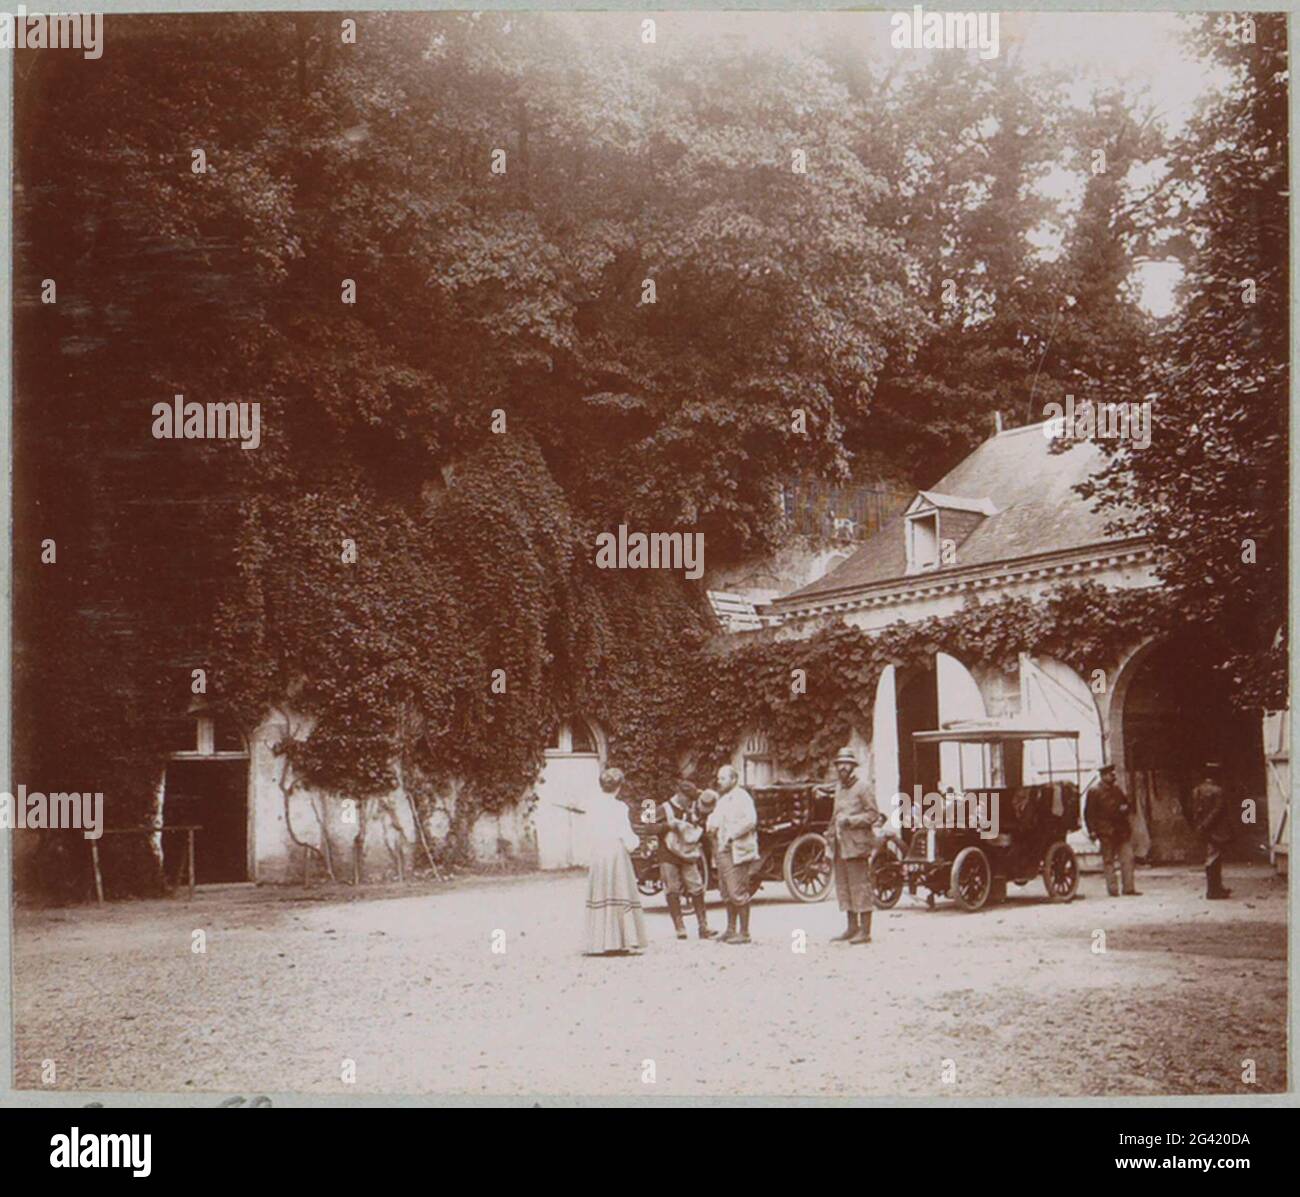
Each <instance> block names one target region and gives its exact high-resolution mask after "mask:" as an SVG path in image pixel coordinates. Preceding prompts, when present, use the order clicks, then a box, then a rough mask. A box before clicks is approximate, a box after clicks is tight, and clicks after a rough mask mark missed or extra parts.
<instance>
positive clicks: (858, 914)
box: [826, 748, 885, 943]
mask: <svg viewBox="0 0 1300 1197" xmlns="http://www.w3.org/2000/svg"><path fill="white" fill-rule="evenodd" d="M835 772H836V774H837V775H838V777H839V781H838V782H837V783H836V786H835V806H834V809H833V811H832V813H831V822H830V826H829V827H828V828H827V829H826V843H827V846H828V848H829V851H830V853H831V857H832V860H833V861H834V869H835V893H836V895H837V896H838V897H839V902H840V909H841V910H842V911H844V913H845V916H846V917H847V919H848V926H846V927H845V929H844V931H843V933H842V934H840V935H837V936H835V942H839V943H870V942H871V911H872V909H873V907H874V906H875V894H874V893H873V892H872V888H871V851H872V849H873V848H874V847H875V845H876V828H877V827H878V826H879V825H880V824H881V823H883V822H884V821H885V820H884V818H883V817H882V816H881V814H880V811H879V809H878V808H877V806H876V798H875V795H874V794H873V793H872V792H871V789H870V788H869V786H868V783H867V779H866V778H865V777H863V776H862V775H861V772H860V770H859V769H858V758H857V754H856V753H855V752H854V751H853V749H851V748H841V749H840V751H839V752H838V753H837V754H836V757H835Z"/></svg>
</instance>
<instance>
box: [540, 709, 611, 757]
mask: <svg viewBox="0 0 1300 1197" xmlns="http://www.w3.org/2000/svg"><path fill="white" fill-rule="evenodd" d="M546 751H547V752H576V753H588V754H590V755H592V756H595V755H596V754H597V752H598V751H599V749H598V748H597V746H596V733H595V732H593V731H592V729H591V725H590V724H589V723H588V722H587V721H586V720H585V719H577V718H575V719H571V720H568V721H566V722H564V723H561V724H558V725H557V726H556V728H555V730H554V731H553V732H552V733H551V737H550V739H549V740H548V741H547V744H546Z"/></svg>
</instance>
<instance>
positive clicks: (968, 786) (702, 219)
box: [0, 5, 1292, 1142]
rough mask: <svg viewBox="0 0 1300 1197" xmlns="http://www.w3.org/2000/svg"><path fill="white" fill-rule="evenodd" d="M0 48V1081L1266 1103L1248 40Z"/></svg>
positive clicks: (94, 1096)
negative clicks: (2, 753)
mask: <svg viewBox="0 0 1300 1197" xmlns="http://www.w3.org/2000/svg"><path fill="white" fill-rule="evenodd" d="M0 32H2V33H3V40H4V43H5V53H6V54H7V55H9V56H10V60H11V61H10V65H11V67H12V72H11V74H12V90H13V112H12V152H11V158H12V168H13V169H12V195H11V199H12V205H11V207H12V238H11V245H12V251H13V253H12V263H11V265H12V310H11V318H12V331H13V337H12V345H13V356H12V361H11V362H10V363H9V364H10V379H11V405H10V425H9V430H10V432H11V438H10V467H11V472H10V476H11V479H12V487H11V494H10V504H11V506H10V513H11V517H12V518H11V551H10V557H9V570H10V579H11V587H10V597H11V610H10V630H11V654H10V661H11V674H10V676H9V678H8V679H7V680H6V685H7V687H8V701H7V703H6V707H7V712H8V719H9V729H10V735H9V737H8V742H9V748H10V755H9V758H8V759H9V761H10V769H9V771H8V776H7V777H6V778H5V779H4V781H3V783H0V784H2V787H3V789H4V793H3V794H2V795H0V826H2V828H3V830H2V831H0V851H2V852H3V853H4V859H5V860H7V862H8V876H9V878H10V880H11V882H12V886H11V892H10V894H9V895H8V899H9V900H8V902H7V904H6V905H7V908H8V912H7V916H6V917H7V919H8V927H9V934H8V944H9V947H10V959H9V962H8V963H9V969H8V972H9V975H10V978H11V987H10V990H9V1009H8V1011H7V1014H8V1017H9V1019H10V1028H9V1032H8V1034H10V1035H11V1042H12V1045H13V1048H12V1055H11V1059H12V1064H13V1074H12V1076H11V1077H10V1078H9V1084H10V1085H11V1086H12V1088H13V1089H14V1090H17V1091H18V1095H19V1096H20V1097H21V1096H22V1095H30V1096H31V1097H32V1098H33V1099H35V1095H37V1094H58V1095H62V1098H63V1099H66V1101H67V1102H69V1103H81V1102H93V1101H99V1102H103V1103H108V1104H113V1102H114V1101H115V1100H117V1099H119V1098H124V1097H125V1096H126V1095H152V1100H153V1102H154V1104H162V1105H166V1104H168V1103H169V1102H182V1101H183V1102H189V1103H190V1104H196V1103H199V1104H202V1103H204V1102H206V1104H209V1105H214V1106H215V1105H218V1104H231V1103H233V1104H244V1105H258V1104H273V1103H274V1104H286V1103H292V1102H294V1101H302V1102H326V1101H334V1102H335V1103H336V1104H337V1103H340V1102H345V1101H353V1100H355V1101H357V1102H359V1103H360V1102H364V1101H366V1100H370V1099H375V1100H378V1099H392V1100H399V1099H401V1100H408V1099H409V1100H412V1101H417V1102H423V1103H426V1104H464V1103H474V1102H477V1103H479V1104H482V1103H484V1102H487V1103H494V1102H495V1103H513V1104H516V1105H521V1104H524V1103H525V1102H527V1103H532V1102H534V1101H538V1102H542V1101H545V1102H547V1103H548V1104H576V1103H580V1102H587V1103H593V1102H594V1103H599V1104H627V1105H631V1104H656V1103H659V1104H674V1103H675V1104H682V1103H702V1104H727V1103H733V1104H740V1103H746V1102H755V1103H756V1102H759V1101H761V1100H763V1099H775V1100H780V1101H782V1102H800V1101H805V1102H809V1103H811V1102H814V1101H818V1102H823V1103H824V1102H827V1101H829V1102H832V1103H834V1102H840V1103H844V1104H866V1103H870V1102H872V1101H876V1102H882V1103H890V1104H895V1105H897V1104H900V1103H902V1104H909V1103H916V1102H936V1101H943V1100H945V1099H956V1100H957V1101H967V1102H971V1103H973V1104H974V1103H981V1104H987V1103H988V1101H989V1100H990V1099H1009V1100H1010V1099H1014V1100H1016V1101H1021V1100H1030V1099H1060V1100H1064V1101H1068V1102H1084V1101H1086V1100H1087V1099H1107V1100H1110V1099H1114V1100H1123V1099H1135V1100H1136V1099H1152V1098H1189V1097H1216V1098H1219V1097H1245V1098H1258V1099H1260V1100H1261V1102H1265V1103H1267V1102H1268V1100H1269V1099H1270V1098H1271V1097H1274V1096H1276V1095H1279V1094H1285V1093H1288V1092H1289V1084H1290V1081H1289V1076H1290V1073H1289V1060H1288V1018H1289V1013H1290V1010H1291V995H1290V990H1289V964H1290V961H1289V955H1288V943H1289V935H1290V926H1291V923H1290V912H1291V896H1290V893H1289V889H1288V862H1289V851H1290V826H1289V807H1290V796H1291V789H1292V782H1291V774H1290V746H1291V713H1290V702H1289V680H1290V656H1289V640H1288V624H1289V614H1290V602H1291V597H1290V593H1289V589H1288V578H1289V576H1290V563H1289V561H1288V551H1289V540H1290V532H1291V530H1290V525H1289V520H1288V509H1289V505H1290V497H1291V496H1290V478H1289V471H1290V448H1289V426H1290V422H1291V409H1290V404H1289V399H1288V396H1289V393H1290V388H1291V378H1290V336H1291V327H1290V311H1291V295H1290V281H1289V277H1290V276H1289V269H1290V254H1291V245H1290V234H1289V229H1290V223H1291V209H1290V201H1291V187H1290V171H1291V164H1290V158H1289V153H1290V151H1289V139H1288V122H1289V112H1290V75H1289V46H1288V19H1287V14H1286V13H1269V12H1258V11H1252V12H1238V13H1230V12H1196V11H1190V10H1188V9H1186V8H1184V9H1180V10H1179V11H1165V12H1158V11H1149V12H1133V11H1124V12H1119V11H1116V12H1099V11H1090V12H1065V11H1056V10H1050V11H1026V10H1019V11H997V10H993V9H979V10H975V9H972V10H970V11H969V12H957V11H948V10H938V9H935V10H933V11H932V10H930V9H928V8H927V7H925V6H923V5H911V6H906V7H902V8H898V9H880V10H878V11H872V12H862V11H854V12H847V11H845V12H834V11H793V10H791V11H728V12H721V11H717V12H708V11H687V12H646V13H638V12H631V11H626V12H621V11H609V12H593V11H572V12H563V11H555V12H541V11H535V12H528V11H510V12H506V11H483V12H463V11H449V10H447V11H417V10H413V9H403V10H400V11H360V12H346V11H308V10H306V9H295V10H291V11H268V10H261V11H252V10H250V11H232V12H220V13H218V12H208V11H177V12H171V13H165V12H150V13H147V14H143V13H142V14H120V13H109V14H107V15H102V14H96V15H94V16H93V17H92V16H91V15H90V14H83V15H75V14H64V15H61V16H38V15H36V14H30V15H29V14H25V13H23V14H19V15H5V17H4V19H2V20H0ZM65 1130H66V1128H65ZM69 1142H71V1140H69Z"/></svg>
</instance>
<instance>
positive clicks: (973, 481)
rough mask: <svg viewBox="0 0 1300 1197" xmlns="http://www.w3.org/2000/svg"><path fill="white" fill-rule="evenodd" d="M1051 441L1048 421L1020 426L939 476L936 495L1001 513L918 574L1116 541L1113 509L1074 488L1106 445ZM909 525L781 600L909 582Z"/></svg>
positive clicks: (888, 530) (899, 519)
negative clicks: (1054, 444) (1109, 526)
mask: <svg viewBox="0 0 1300 1197" xmlns="http://www.w3.org/2000/svg"><path fill="white" fill-rule="evenodd" d="M1050 445H1051V442H1050V441H1049V440H1048V439H1047V438H1046V437H1045V436H1044V435H1043V425H1041V424H1034V425H1030V426H1029V427H1026V428H1014V429H1011V430H1010V431H1009V432H1001V433H999V434H998V435H997V436H994V437H991V438H990V439H988V440H987V441H985V442H984V443H983V444H982V445H980V446H979V448H978V449H976V450H975V451H974V452H973V453H971V455H970V456H969V457H967V458H966V459H965V460H964V461H963V462H961V464H960V465H958V466H957V467H956V468H955V469H953V470H952V471H951V472H950V473H948V474H947V475H945V476H944V477H943V478H941V479H939V481H938V482H936V483H935V484H934V487H933V489H932V491H931V492H929V493H930V494H931V496H932V498H936V499H938V498H943V497H957V498H962V499H968V500H971V501H972V502H975V501H978V500H981V499H987V500H989V501H991V502H992V504H993V507H994V509H995V514H993V515H989V516H987V517H986V518H985V519H983V520H981V521H980V522H979V524H978V525H977V526H976V528H975V530H974V531H973V532H971V534H970V535H969V536H968V537H967V538H966V539H965V540H964V541H962V543H961V545H960V546H959V548H958V550H957V564H956V565H955V566H947V567H945V568H940V569H937V570H927V571H925V573H924V574H919V575H912V576H913V577H916V578H918V579H919V578H931V577H934V576H935V575H936V574H942V573H944V572H946V571H949V570H954V569H964V568H967V567H970V566H973V565H992V564H996V563H998V562H1002V561H1013V560H1016V559H1018V558H1022V557H1035V556H1039V555H1041V554H1045V553H1055V552H1065V551H1069V550H1072V549H1080V548H1086V547H1088V546H1089V545H1100V544H1104V543H1106V542H1107V541H1108V540H1110V539H1111V538H1110V537H1108V536H1107V535H1106V533H1105V530H1104V529H1105V525H1106V523H1107V521H1108V520H1110V519H1113V518H1114V515H1113V513H1107V514H1101V513H1098V512H1096V511H1094V510H1092V502H1091V501H1090V500H1087V499H1084V498H1082V497H1081V496H1080V495H1079V494H1077V493H1076V492H1075V490H1074V487H1075V486H1076V485H1077V484H1078V483H1080V482H1082V481H1084V479H1085V478H1087V477H1088V476H1089V475H1090V474H1093V473H1095V472H1097V471H1098V470H1099V469H1100V468H1101V467H1102V466H1103V465H1104V463H1105V458H1104V457H1103V456H1102V453H1101V451H1100V450H1099V449H1098V448H1097V447H1096V446H1095V445H1093V444H1092V443H1090V442H1087V441H1083V442H1080V443H1078V444H1076V445H1074V446H1072V447H1071V448H1070V449H1068V450H1067V451H1066V452H1064V453H1059V454H1052V453H1050V452H1048V449H1049V447H1050ZM919 493H924V492H919ZM904 524H905V521H904V518H903V516H901V515H900V516H896V517H895V518H894V519H892V520H890V521H889V522H887V523H886V524H885V525H884V526H883V527H882V528H881V529H880V530H879V531H878V532H876V533H874V534H873V535H872V536H870V537H868V538H867V539H866V540H865V541H863V542H862V544H861V546H860V547H859V548H858V550H857V552H855V553H854V554H853V556H851V557H850V558H849V559H848V560H847V561H845V562H844V563H843V564H841V565H839V566H838V567H837V568H835V569H833V570H832V571H831V572H830V573H828V574H826V575H825V576H824V577H822V578H819V579H818V580H817V581H815V582H812V583H810V584H809V585H807V586H804V587H802V588H801V589H799V590H795V591H793V592H792V593H790V594H787V595H783V596H782V597H781V598H779V599H777V600H776V602H775V604H774V606H775V607H776V608H777V609H778V610H779V609H780V608H782V607H787V606H794V605H802V604H803V603H804V602H805V601H807V600H810V599H817V598H820V597H822V596H825V595H831V594H835V595H836V596H837V597H840V596H842V595H843V594H844V593H845V592H848V593H852V592H853V591H855V590H859V589H863V588H865V587H868V586H874V585H878V584H880V583H885V582H891V581H897V582H905V581H907V580H908V575H907V546H906V541H905V536H904V530H905V529H904ZM941 534H942V533H941Z"/></svg>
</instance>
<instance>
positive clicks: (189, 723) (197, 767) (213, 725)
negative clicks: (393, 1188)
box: [162, 713, 253, 885]
mask: <svg viewBox="0 0 1300 1197" xmlns="http://www.w3.org/2000/svg"><path fill="white" fill-rule="evenodd" d="M168 733H169V738H170V741H171V747H172V752H171V754H170V756H169V757H168V760H167V769H166V772H165V773H164V775H163V803H162V823H163V836H162V854H163V875H164V877H166V879H167V881H168V883H169V884H173V885H174V884H179V883H180V882H181V881H182V879H183V878H185V876H186V872H187V858H188V847H189V836H188V834H187V833H186V832H185V831H183V830H179V829H181V828H186V827H197V828H200V830H198V831H196V832H194V881H195V883H196V884H198V885H215V884H220V883H229V882H240V881H248V880H249V879H250V878H251V877H252V856H253V837H252V832H251V827H250V813H251V807H250V804H249V801H248V784H249V759H248V745H247V743H246V741H245V739H244V735H243V733H242V732H241V731H240V729H239V726H238V725H237V724H236V723H235V722H234V721H233V720H231V719H229V718H226V717H225V716H222V715H218V714H212V713H197V714H196V713H191V714H189V715H187V716H185V717H184V718H182V719H178V720H176V721H175V723H174V724H173V725H172V726H170V727H169V728H168Z"/></svg>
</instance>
